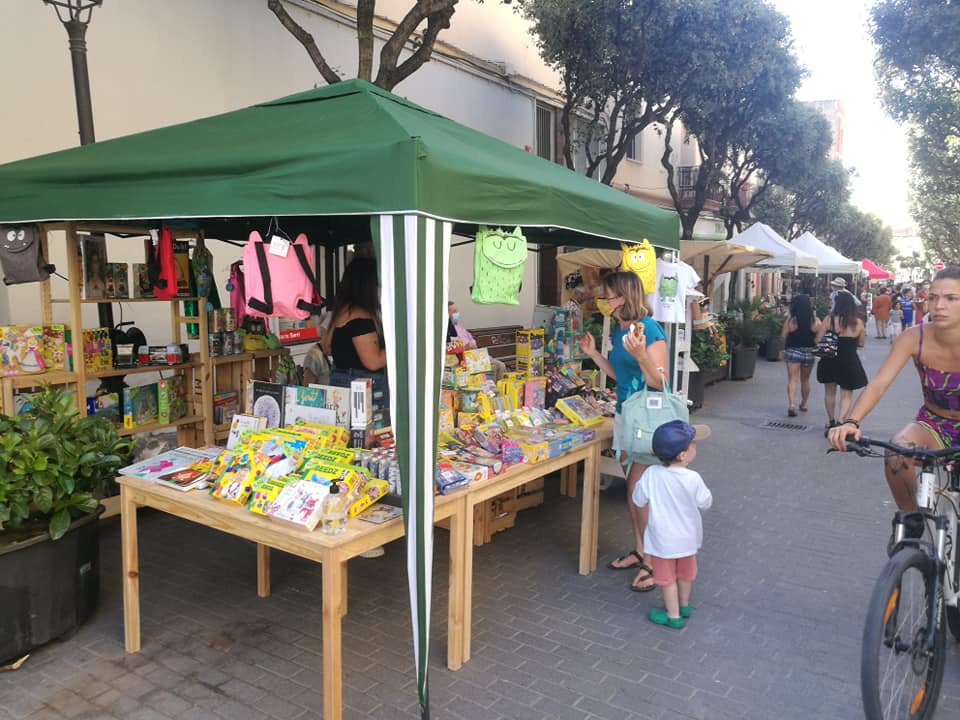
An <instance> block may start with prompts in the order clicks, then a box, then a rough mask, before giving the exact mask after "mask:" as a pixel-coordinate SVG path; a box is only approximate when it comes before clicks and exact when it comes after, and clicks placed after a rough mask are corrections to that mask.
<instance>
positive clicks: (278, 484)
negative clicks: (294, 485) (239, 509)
mask: <svg viewBox="0 0 960 720" xmlns="http://www.w3.org/2000/svg"><path fill="white" fill-rule="evenodd" d="M300 479H301V478H300V477H299V476H298V475H288V476H286V477H283V478H275V479H268V478H263V479H261V480H259V481H257V482H256V483H254V486H253V493H252V495H251V497H250V505H249V506H248V509H249V510H250V512H254V513H257V514H258V515H266V514H267V511H268V510H269V509H270V505H271V504H273V502H274V501H275V500H276V499H277V496H278V495H279V494H280V491H281V490H283V489H284V488H285V487H286V486H287V485H289V484H290V483H291V482H295V481H296V480H300Z"/></svg>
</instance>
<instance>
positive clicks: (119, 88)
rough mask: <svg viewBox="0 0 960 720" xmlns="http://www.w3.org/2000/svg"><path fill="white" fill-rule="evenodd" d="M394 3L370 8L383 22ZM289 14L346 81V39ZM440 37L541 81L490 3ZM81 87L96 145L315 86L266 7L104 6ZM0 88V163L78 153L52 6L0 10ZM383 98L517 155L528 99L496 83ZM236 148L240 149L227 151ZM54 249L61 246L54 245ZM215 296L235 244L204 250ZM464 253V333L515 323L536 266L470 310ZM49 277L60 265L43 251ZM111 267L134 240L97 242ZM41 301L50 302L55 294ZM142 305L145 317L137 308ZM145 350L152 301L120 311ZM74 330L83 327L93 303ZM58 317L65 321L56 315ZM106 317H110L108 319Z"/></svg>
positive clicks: (445, 69) (133, 1)
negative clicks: (505, 300)
mask: <svg viewBox="0 0 960 720" xmlns="http://www.w3.org/2000/svg"><path fill="white" fill-rule="evenodd" d="M391 6H394V8H400V9H403V8H405V7H408V6H409V3H408V1H407V0H385V1H384V0H382V1H381V3H379V4H378V6H377V10H378V13H380V14H389V11H390V9H391ZM289 9H290V12H291V14H292V15H293V16H294V17H295V18H296V19H297V20H298V21H299V22H301V24H303V25H304V27H305V28H306V29H307V30H308V31H309V32H311V33H312V34H313V35H314V37H315V38H316V39H317V41H318V44H319V45H320V46H321V47H322V48H323V50H324V52H325V53H326V54H327V57H328V59H329V61H330V63H331V65H332V66H333V67H335V68H337V69H339V70H341V71H342V72H343V74H344V75H345V76H347V77H352V76H355V74H356V40H355V31H354V30H351V29H350V28H349V27H344V26H341V25H338V24H336V23H335V22H332V21H331V20H328V19H325V18H323V17H320V16H319V15H316V14H314V13H312V12H309V11H307V10H304V9H302V8H300V7H297V6H294V5H290V6H289ZM440 37H441V39H443V40H446V41H448V42H452V43H454V44H456V45H458V46H459V47H462V48H463V49H466V50H473V51H474V52H477V53H479V54H481V55H483V56H484V57H486V58H489V59H492V60H497V61H502V62H504V63H505V64H506V67H507V69H508V71H512V72H518V73H521V74H523V75H526V76H530V77H533V78H534V79H537V80H539V81H542V82H548V83H549V82H554V81H555V78H554V75H553V73H552V72H550V71H549V70H546V69H545V68H544V67H543V66H542V64H540V63H539V60H538V57H537V55H536V50H535V47H534V45H533V41H532V40H531V39H530V38H529V37H528V35H527V31H526V26H525V25H524V23H523V22H522V21H521V20H520V19H519V18H517V17H516V16H515V14H514V13H513V12H512V11H511V10H510V9H509V8H506V7H502V6H500V5H499V4H498V3H493V2H491V3H486V4H484V5H477V4H474V3H466V2H465V3H461V4H460V5H458V8H457V14H456V15H455V16H454V23H453V26H452V27H451V29H450V30H449V31H448V32H447V33H444V34H441V36H440ZM87 44H88V63H89V67H90V85H91V94H92V98H93V113H94V125H95V129H96V136H97V139H98V140H106V139H109V138H112V137H118V136H121V135H127V134H130V133H135V132H140V131H142V130H147V129H151V128H155V127H161V126H165V125H171V124H175V123H180V122H185V121H188V120H191V119H195V118H199V117H205V116H209V115H214V114H217V113H221V112H226V111H229V110H234V109H237V108H241V107H245V106H248V105H251V104H254V103H257V102H260V101H263V100H268V99H272V98H276V97H280V96H282V95H286V94H289V93H294V92H298V91H301V90H304V89H307V88H310V87H313V86H315V85H322V84H323V81H322V79H321V78H320V76H319V74H318V73H317V72H316V70H315V69H314V68H313V65H312V64H311V63H310V61H309V58H308V57H307V55H306V53H305V51H304V50H303V49H302V47H301V46H300V45H299V44H298V43H297V42H296V41H295V40H294V39H293V38H292V37H290V36H289V34H288V33H287V32H286V30H284V29H283V28H282V27H281V25H280V24H279V23H278V22H277V20H276V18H275V17H274V15H273V14H272V13H271V12H270V11H269V10H267V8H266V3H265V2H264V1H263V0H203V2H196V0H164V1H163V2H156V1H155V0H123V1H122V2H121V1H120V0H108V2H106V3H104V5H103V7H100V8H96V9H94V11H93V20H92V22H91V24H90V27H89V30H88V33H87ZM0 92H2V93H3V94H4V97H5V98H6V105H7V107H8V108H11V109H12V110H11V111H8V112H7V113H5V117H4V122H3V127H4V132H3V133H2V134H0V162H9V161H12V160H17V159H20V158H25V157H31V156H34V155H38V154H42V153H47V152H52V151H55V150H60V149H63V148H67V147H72V146H75V145H77V144H78V143H79V140H78V131H77V121H76V108H75V104H74V96H73V79H72V72H71V65H70V55H69V52H68V46H67V36H66V31H65V30H64V29H63V27H62V25H61V24H60V22H59V21H58V20H57V19H56V16H55V14H54V12H53V9H52V8H51V7H49V6H46V5H44V4H43V3H41V2H40V1H39V0H4V2H2V3H0ZM396 92H397V93H398V94H400V95H404V96H406V97H408V98H410V99H411V100H413V101H414V102H417V103H420V104H423V105H425V106H427V107H430V108H431V109H434V110H437V111H438V112H441V113H443V114H446V115H448V116H450V117H451V118H453V119H454V120H457V121H459V122H462V123H464V124H467V125H470V126H471V127H474V128H477V129H479V130H481V131H483V132H487V133H489V134H492V135H495V136H497V137H499V138H501V139H503V140H505V141H506V142H509V143H511V144H514V145H517V146H519V147H523V146H524V145H532V144H533V137H534V106H535V98H534V97H533V96H532V95H531V94H529V92H527V91H521V90H520V89H519V88H517V87H512V88H511V87H510V86H508V85H507V84H506V83H505V82H501V81H498V80H494V79H484V78H482V77H480V76H478V74H476V73H475V72H468V71H465V70H462V69H458V68H456V67H454V66H453V65H451V64H450V63H444V62H443V61H441V60H439V59H438V60H435V61H433V62H431V63H429V64H427V65H426V66H424V67H423V68H421V70H419V71H418V72H417V73H415V74H414V75H413V76H411V77H410V78H409V79H408V80H406V81H405V82H404V83H401V84H400V85H399V86H398V87H397V88H396ZM238 152H242V149H241V148H238ZM53 245H54V246H58V245H61V243H53ZM209 246H210V248H211V250H212V251H213V253H214V258H215V267H214V270H215V273H216V275H217V280H218V287H219V288H220V292H221V297H223V296H224V295H225V289H224V284H225V282H226V273H227V269H228V267H229V264H230V262H232V261H233V260H234V259H236V258H237V257H238V256H239V248H234V247H231V246H228V245H225V244H222V243H215V242H211V243H209ZM472 252H473V249H472V246H466V247H464V248H460V249H456V250H454V251H453V255H452V262H451V295H452V297H453V298H454V299H455V300H456V301H457V302H458V303H459V304H460V305H461V308H462V312H463V313H464V317H465V319H466V320H467V322H468V324H469V325H473V326H481V325H498V324H506V323H514V322H517V323H526V322H528V321H529V319H530V317H531V316H532V308H533V302H534V300H533V298H534V297H535V295H536V292H535V291H536V273H535V265H536V263H535V257H534V256H533V255H532V254H531V259H530V262H528V268H527V274H526V276H525V280H524V284H523V291H522V301H523V305H522V306H521V307H520V308H511V307H506V308H505V307H503V306H485V307H484V306H473V305H472V303H471V302H469V300H468V297H469V291H468V289H467V288H468V287H469V285H470V283H471V281H472V268H473V262H472V257H470V254H471V253H472ZM51 254H52V261H53V262H55V263H57V265H58V267H59V268H60V270H61V271H63V270H65V268H66V263H65V259H63V258H62V257H60V258H58V255H57V253H56V252H52V253H51ZM108 254H109V259H110V260H111V261H113V262H128V263H133V262H142V261H143V257H142V249H141V246H140V244H139V243H136V244H128V245H124V244H122V243H120V242H114V243H111V244H110V245H109V246H108ZM54 294H55V295H57V294H60V293H59V292H58V291H57V290H56V288H55V290H54ZM37 297H38V295H37V292H36V289H35V288H33V287H28V286H18V287H13V288H9V289H5V288H3V287H2V286H0V322H4V323H6V322H23V323H27V322H36V321H39V319H40V309H39V304H38V302H37ZM144 308H150V309H149V310H145V309H144ZM123 310H124V317H125V318H127V317H129V316H131V315H132V316H135V317H136V319H137V320H138V324H140V326H141V327H142V328H143V329H144V331H145V332H146V333H147V337H148V339H150V340H151V342H153V341H156V342H162V340H163V339H165V338H166V336H167V334H168V329H167V328H168V321H167V314H166V311H165V310H164V309H162V306H160V305H156V306H154V305H136V306H134V305H133V304H128V305H126V306H124V309H123ZM84 311H85V320H84V322H85V323H89V324H90V325H93V324H95V318H96V312H95V309H94V306H90V307H86V308H85V310H84ZM58 312H65V310H63V308H60V309H59V310H58ZM115 315H116V316H117V318H118V319H119V311H117V310H115Z"/></svg>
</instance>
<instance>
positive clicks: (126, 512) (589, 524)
mask: <svg viewBox="0 0 960 720" xmlns="http://www.w3.org/2000/svg"><path fill="white" fill-rule="evenodd" d="M611 429H612V423H611V422H609V421H607V422H605V423H604V424H603V425H601V426H599V427H598V430H597V439H596V440H594V441H593V442H590V443H586V444H585V445H581V446H579V447H576V448H574V449H573V450H570V451H569V452H567V453H564V454H563V455H560V456H558V457H556V458H553V459H551V460H547V461H546V462H542V463H538V464H536V465H515V466H514V467H512V468H510V469H509V470H507V471H506V472H503V473H501V474H500V475H495V476H493V477H490V478H489V479H488V480H485V481H482V482H478V483H474V484H472V485H470V486H469V487H466V488H464V489H462V490H459V491H457V492H454V493H451V494H449V495H437V496H435V498H434V522H437V521H443V520H447V521H448V522H449V530H450V567H449V576H448V580H449V596H450V597H449V603H448V610H447V667H449V668H450V669H451V670H459V669H460V667H461V666H462V664H463V663H464V662H466V661H467V660H469V659H470V641H471V616H472V605H473V602H472V596H473V511H474V507H475V506H476V505H478V504H479V503H482V502H485V501H486V500H489V499H490V498H492V497H495V496H497V495H499V494H501V493H503V492H506V491H508V490H511V489H513V488H516V487H519V486H520V485H523V484H525V483H528V482H531V481H533V480H536V479H538V478H541V477H543V476H544V475H548V474H550V473H552V472H556V471H560V472H561V478H562V479H563V482H564V483H566V484H567V485H568V490H569V486H570V485H572V486H573V487H574V488H575V486H576V470H577V465H578V464H579V463H580V462H583V463H584V470H583V495H582V499H581V511H580V551H579V572H580V574H581V575H587V574H589V573H591V572H593V571H594V570H596V567H597V528H598V519H599V518H598V516H599V492H600V483H599V472H598V467H599V459H600V449H601V448H602V447H604V446H605V445H608V444H609V442H610V436H611V432H612V430H611ZM117 482H118V483H119V484H120V505H121V538H122V555H123V633H124V644H125V646H126V650H127V652H131V653H134V652H139V651H140V567H139V559H138V555H139V553H138V538H137V508H139V507H152V508H154V509H156V510H161V511H163V512H166V513H169V514H171V515H175V516H176V517H181V518H184V519H186V520H191V521H193V522H196V523H199V524H200V525H204V526H206V527H210V528H214V529H215V530H221V531H223V532H225V533H229V534H230V535H235V536H237V537H241V538H244V539H247V540H251V541H253V542H255V543H256V544H257V594H258V595H260V596H261V597H266V596H267V595H269V593H270V548H276V549H278V550H283V551H284V552H288V553H291V554H292V555H297V556H299V557H303V558H306V559H308V560H313V561H315V562H319V563H322V564H323V574H322V579H323V590H322V592H323V595H322V603H323V623H322V630H323V717H324V718H326V719H327V720H340V718H341V717H342V693H341V674H342V663H341V658H342V640H341V628H340V623H341V616H342V615H344V614H345V613H346V610H347V561H348V560H349V559H350V558H353V557H356V556H357V555H359V554H360V553H362V552H364V551H366V550H370V549H371V548H374V547H377V546H378V545H384V544H386V543H388V542H391V541H393V540H396V539H398V538H400V537H403V534H404V528H403V519H402V518H400V517H397V518H394V519H393V520H389V521H387V522H385V523H383V524H381V525H375V524H372V523H365V522H362V521H359V520H351V521H349V522H348V523H347V529H346V531H345V532H344V533H343V534H342V535H325V534H323V533H322V532H320V531H319V530H315V531H313V532H311V531H308V530H304V529H303V528H301V527H297V526H295V525H292V524H287V523H283V522H278V521H275V520H271V519H270V518H267V517H264V516H262V515H257V514H256V513H252V512H250V511H249V510H247V509H246V508H243V507H237V506H235V505H231V504H228V503H225V502H221V501H219V500H216V499H215V498H213V497H211V496H210V495H209V494H207V493H205V492H197V491H189V492H182V491H180V490H174V489H172V488H168V487H163V486H161V485H159V484H157V483H154V482H150V481H148V480H141V479H139V478H133V477H127V476H121V477H119V478H118V479H117ZM574 494H575V490H574Z"/></svg>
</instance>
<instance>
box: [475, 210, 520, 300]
mask: <svg viewBox="0 0 960 720" xmlns="http://www.w3.org/2000/svg"><path fill="white" fill-rule="evenodd" d="M526 259H527V239H526V238H525V237H524V236H523V233H522V232H521V231H520V228H519V227H517V228H514V230H513V232H512V233H507V232H505V231H504V230H501V229H499V228H498V229H495V230H494V229H491V228H488V227H486V226H485V225H481V226H480V229H479V230H478V231H477V244H476V248H475V250H474V253H473V286H472V287H471V288H470V297H471V298H472V299H473V301H474V302H475V303H479V304H481V305H494V304H501V305H519V304H520V297H519V294H520V283H521V282H522V281H523V264H524V262H526Z"/></svg>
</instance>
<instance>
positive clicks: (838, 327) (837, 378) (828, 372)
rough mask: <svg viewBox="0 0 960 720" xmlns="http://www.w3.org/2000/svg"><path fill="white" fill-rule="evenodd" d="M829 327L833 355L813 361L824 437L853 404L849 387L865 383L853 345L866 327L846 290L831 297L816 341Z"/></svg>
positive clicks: (863, 336)
mask: <svg viewBox="0 0 960 720" xmlns="http://www.w3.org/2000/svg"><path fill="white" fill-rule="evenodd" d="M828 329H829V330H833V331H834V332H835V333H836V334H837V336H838V337H839V338H840V339H839V341H838V343H837V355H836V357H832V358H820V362H819V363H818V364H817V382H820V383H823V402H824V405H825V406H826V410H827V427H826V431H825V432H824V437H826V436H827V433H828V432H829V430H830V428H832V427H835V426H836V425H837V418H847V417H849V416H850V406H851V405H853V391H854V390H859V389H860V388H862V387H864V386H866V384H867V373H866V372H864V369H863V365H862V364H861V362H860V356H859V355H858V354H857V348H862V347H863V344H864V342H865V339H866V329H865V326H864V324H863V320H861V319H860V317H859V315H858V314H857V301H856V298H854V297H853V295H851V294H850V293H848V292H847V291H846V290H841V291H840V292H838V293H837V295H836V299H835V300H834V305H833V312H832V313H830V314H829V315H828V316H827V317H826V318H825V319H824V321H823V323H821V325H820V330H819V331H818V332H817V337H816V341H817V342H820V338H822V337H823V335H824V333H826V331H827V330H828ZM838 385H839V386H840V408H839V410H840V412H839V413H837V412H836V410H837V407H836V404H837V386H838Z"/></svg>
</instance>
